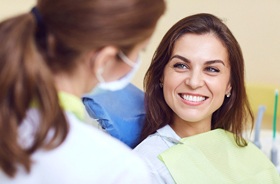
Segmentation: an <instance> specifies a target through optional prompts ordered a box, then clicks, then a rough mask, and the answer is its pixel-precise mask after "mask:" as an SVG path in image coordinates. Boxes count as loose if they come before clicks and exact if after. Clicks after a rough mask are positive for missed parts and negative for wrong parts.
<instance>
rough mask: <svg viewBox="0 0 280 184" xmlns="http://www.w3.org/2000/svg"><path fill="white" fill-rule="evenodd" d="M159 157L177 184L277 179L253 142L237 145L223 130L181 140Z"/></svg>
mask: <svg viewBox="0 0 280 184" xmlns="http://www.w3.org/2000/svg"><path fill="white" fill-rule="evenodd" d="M180 141H181V142H182V144H177V145H175V146H173V147H171V148H169V149H168V150H166V151H164V152H163V153H161V154H160V155H159V158H160V159H161V160H162V161H163V162H164V164H165V165H166V167H167V168H168V170H169V172H170V173H171V175H172V177H173V179H174V181H175V182H176V183H177V184H188V183H191V184H205V183H207V184H258V183H260V184H272V183H275V184H276V183H278V184H279V183H280V177H279V174H278V173H277V170H276V168H275V167H274V165H273V164H272V163H271V162H270V160H269V159H268V158H267V157H266V156H265V155H264V154H263V153H262V152H261V151H260V150H259V149H258V148H257V147H256V146H255V145H253V144H252V143H250V142H249V143H248V146H246V147H239V146H237V145H236V143H235V140H234V135H233V134H232V133H230V132H227V131H225V130H222V129H216V130H212V131H209V132H206V133H202V134H199V135H195V136H192V137H188V138H183V139H181V140H180Z"/></svg>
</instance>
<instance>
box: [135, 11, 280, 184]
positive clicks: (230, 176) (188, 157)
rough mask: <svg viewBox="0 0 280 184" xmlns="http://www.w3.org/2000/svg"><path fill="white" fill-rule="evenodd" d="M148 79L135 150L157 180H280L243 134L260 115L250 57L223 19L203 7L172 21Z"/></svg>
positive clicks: (254, 181) (271, 165) (158, 49)
mask: <svg viewBox="0 0 280 184" xmlns="http://www.w3.org/2000/svg"><path fill="white" fill-rule="evenodd" d="M144 85H145V90H146V95H145V100H146V101H145V102H146V107H147V115H146V121H145V125H144V128H143V131H142V140H143V141H142V142H141V143H140V144H139V145H138V146H137V147H136V148H135V150H134V151H135V152H137V153H139V155H140V156H142V158H143V159H144V160H146V163H147V165H149V168H150V174H151V175H153V178H154V183H168V184H171V183H178V184H181V183H213V184H214V183H241V182H242V183H279V182H280V179H279V175H278V173H277V170H276V168H275V167H274V166H273V164H272V163H271V162H270V161H269V160H268V159H267V157H266V156H265V155H264V154H263V153H262V152H261V151H260V150H258V149H257V148H256V147H255V146H254V145H253V144H251V143H250V142H247V141H246V140H245V139H244V138H243V136H242V135H243V132H244V131H245V129H246V128H247V127H248V126H249V127H250V126H251V127H252V122H253V115H252V112H251V108H250V105H249V102H248V99H247V95H246V90H245V86H244V60H243V56H242V52H241V49H240V46H239V44H238V42H237V41H236V39H235V37H234V36H233V35H232V33H231V31H230V30H229V29H228V27H227V26H226V25H225V24H224V23H223V22H222V21H221V20H220V19H219V18H217V17H215V16H214V15H211V14H196V15H192V16H189V17H186V18H183V19H182V20H180V21H179V22H177V23H176V24H175V25H174V26H172V27H171V28H170V29H169V31H168V32H167V33H166V34H165V36H164V37H163V39H162V41H161V43H160V44H159V46H158V48H157V50H156V52H155V54H154V57H153V59H152V63H151V65H150V67H149V69H148V71H147V73H146V76H145V81H144ZM250 120H251V121H250ZM248 122H251V123H248ZM219 150H220V151H219ZM256 160H257V161H258V163H256ZM242 171H246V172H242Z"/></svg>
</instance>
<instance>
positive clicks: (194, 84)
mask: <svg viewBox="0 0 280 184" xmlns="http://www.w3.org/2000/svg"><path fill="white" fill-rule="evenodd" d="M185 83H186V85H188V86H189V87H190V88H192V89H196V88H199V87H201V86H203V84H204V80H203V74H202V73H201V72H199V71H192V72H190V73H189V75H188V76H187V78H186V80H185Z"/></svg>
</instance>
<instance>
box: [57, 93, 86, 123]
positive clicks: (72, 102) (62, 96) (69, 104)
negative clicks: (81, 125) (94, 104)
mask: <svg viewBox="0 0 280 184" xmlns="http://www.w3.org/2000/svg"><path fill="white" fill-rule="evenodd" d="M58 97H59V103H60V105H61V107H62V108H63V109H64V110H65V111H68V112H71V113H73V114H74V115H75V116H76V117H77V118H78V119H80V120H84V119H85V110H84V109H85V108H84V105H83V103H82V101H81V99H80V98H78V97H76V96H74V95H72V94H70V93H66V92H63V91H60V92H59V93H58Z"/></svg>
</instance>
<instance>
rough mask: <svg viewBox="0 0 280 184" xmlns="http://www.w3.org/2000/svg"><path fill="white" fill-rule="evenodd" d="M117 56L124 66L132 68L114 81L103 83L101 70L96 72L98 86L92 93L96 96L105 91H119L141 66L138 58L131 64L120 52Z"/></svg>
mask: <svg viewBox="0 0 280 184" xmlns="http://www.w3.org/2000/svg"><path fill="white" fill-rule="evenodd" d="M118 55H119V57H120V58H121V59H122V60H123V61H124V62H125V63H126V64H128V65H129V66H131V67H132V69H131V71H130V72H129V73H127V74H126V75H125V76H123V77H122V78H120V79H118V80H116V81H112V82H105V80H104V79H103V77H102V73H103V70H102V69H100V70H98V71H97V73H96V78H97V79H98V81H99V84H98V85H97V86H96V87H95V88H94V90H93V91H92V93H94V94H97V93H102V92H105V91H117V90H121V89H123V88H125V87H126V86H127V85H128V84H129V83H130V82H131V80H132V78H133V77H134V75H135V73H136V72H137V71H138V69H139V67H140V64H141V61H140V58H139V57H138V58H137V61H136V62H133V61H131V60H130V59H129V58H128V57H127V56H126V55H124V54H123V53H122V52H120V53H119V54H118Z"/></svg>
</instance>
